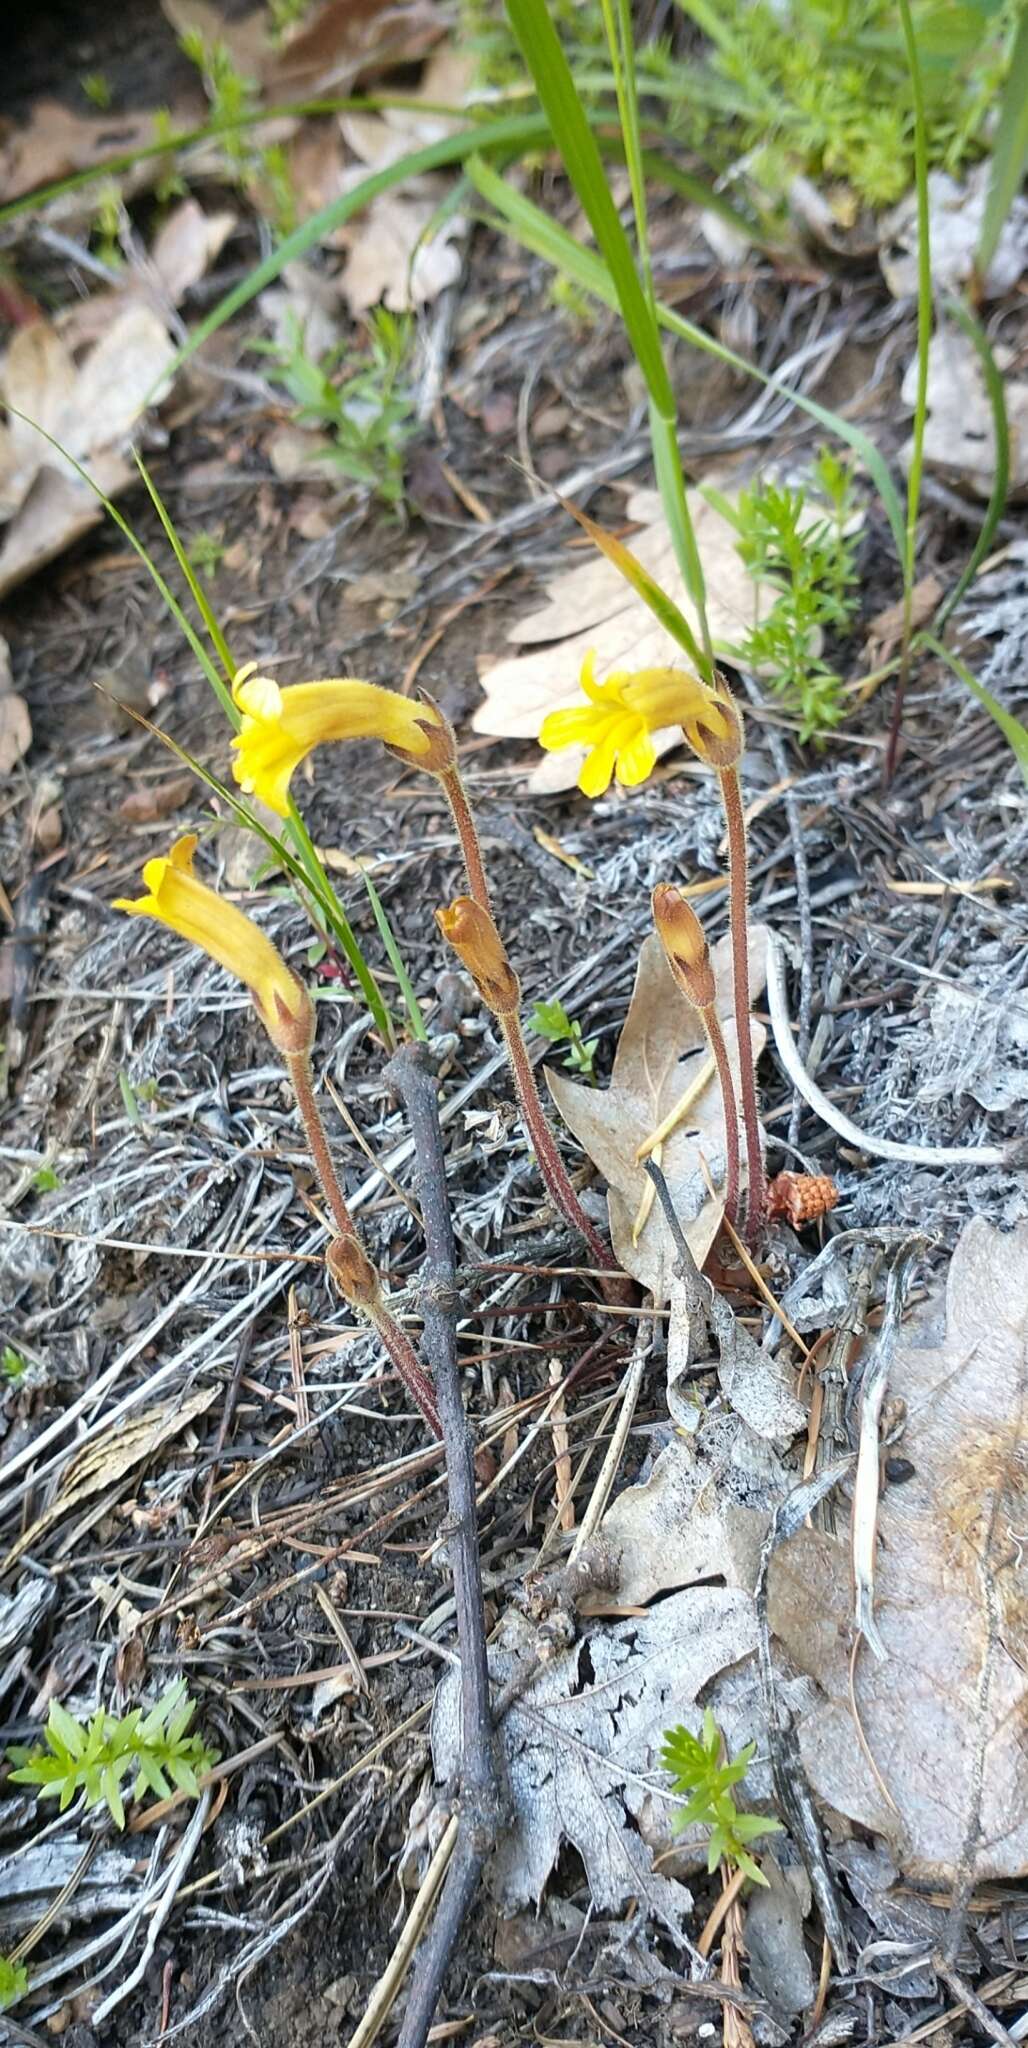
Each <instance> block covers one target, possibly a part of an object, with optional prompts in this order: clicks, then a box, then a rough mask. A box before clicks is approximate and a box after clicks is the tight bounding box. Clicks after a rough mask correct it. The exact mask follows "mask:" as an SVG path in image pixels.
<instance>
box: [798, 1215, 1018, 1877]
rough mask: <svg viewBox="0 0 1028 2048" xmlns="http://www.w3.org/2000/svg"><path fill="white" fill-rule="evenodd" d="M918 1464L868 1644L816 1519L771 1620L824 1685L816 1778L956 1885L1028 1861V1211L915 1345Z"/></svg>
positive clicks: (959, 1252) (974, 1267) (937, 1299)
mask: <svg viewBox="0 0 1028 2048" xmlns="http://www.w3.org/2000/svg"><path fill="white" fill-rule="evenodd" d="M889 1392H890V1394H891V1395H892V1396H894V1397H897V1398H898V1399H900V1400H901V1401H903V1402H905V1404H906V1411H907V1426H906V1433H905V1436H904V1440H903V1445H902V1448H903V1452H904V1455H905V1456H906V1457H907V1458H908V1459H909V1460H910V1461H911V1463H912V1464H913V1467H914V1471H913V1475H912V1477H910V1478H909V1479H908V1480H907V1482H906V1483H905V1484H903V1485H893V1486H886V1488H885V1491H884V1494H883V1497H882V1500H881V1504H880V1509H879V1521H878V1547H877V1562H876V1574H875V1580H876V1584H875V1618H876V1621H877V1624H878V1628H879V1631H880V1634H881V1637H882V1641H883V1643H884V1645H885V1649H886V1652H887V1656H886V1659H885V1661H883V1662H878V1661H876V1659H875V1658H873V1657H872V1656H871V1655H870V1654H868V1653H867V1652H866V1651H863V1652H861V1654H860V1655H859V1656H858V1658H857V1663H856V1673H855V1690H856V1704H857V1711H858V1713H859V1716H860V1725H861V1729H862V1732H863V1737H864V1742H865V1744H866V1749H867V1751H868V1752H870V1755H871V1756H872V1757H873V1758H874V1762H875V1767H876V1768H875V1771H872V1769H871V1767H870V1765H869V1764H868V1762H867V1759H866V1755H865V1754H864V1752H863V1751H862V1749H861V1746H860V1744H859V1742H858V1740H857V1731H856V1728H855V1726H854V1721H853V1714H852V1710H851V1706H850V1696H849V1665H850V1649H851V1643H852V1590H851V1581H850V1559H849V1551H848V1548H847V1546H846V1545H844V1544H841V1543H839V1542H837V1541H835V1540H834V1539H832V1538H829V1537H827V1536H824V1535H822V1534H820V1533H819V1532H817V1531H815V1530H813V1529H801V1530H800V1531H799V1532H798V1533H797V1535H796V1536H794V1537H793V1539H792V1541H791V1542H790V1543H788V1544H786V1545H784V1546H783V1548H782V1549H781V1550H780V1551H779V1552H778V1553H777V1554H776V1556H775V1559H774V1562H773V1564H772V1566H771V1575H770V1610H769V1611H770V1619H771V1625H772V1628H773V1630H774V1632H775V1634H776V1635H777V1636H778V1637H779V1639H780V1640H781V1642H782V1643H783V1644H784V1646H785V1648H786V1649H787V1650H788V1652H789V1654H790V1656H791V1657H792V1658H793V1659H794V1661H795V1662H796V1663H797V1664H798V1665H799V1667H800V1669H801V1670H803V1671H804V1672H806V1673H808V1674H809V1675H810V1676H811V1677H812V1678H814V1679H816V1681H817V1683H818V1685H819V1687H820V1688H821V1694H822V1697H821V1700H820V1703H819V1704H818V1705H817V1707H816V1708H815V1709H814V1710H813V1712H812V1713H810V1714H808V1715H807V1716H806V1718H805V1719H804V1721H803V1722H802V1724H801V1728H800V1740H801V1747H802V1751H803V1758H804V1762H805V1764H806V1768H807V1772H808V1774H809V1777H810V1780H811V1783H812V1785H813V1786H814V1789H815V1791H816V1792H817V1793H819V1794H820V1796H821V1797H822V1798H823V1799H825V1800H826V1801H827V1802H828V1803H829V1804H830V1805H831V1806H833V1807H835V1808H836V1809H837V1810H838V1811H839V1812H842V1813H845V1814H847V1815H848V1816H849V1818H850V1819H852V1820H855V1821H858V1822H859V1823H860V1824H861V1825H863V1826H865V1827H868V1828H873V1829H874V1830H875V1831H876V1832H877V1833H878V1834H880V1835H883V1836H884V1837H885V1839H886V1841H887V1842H888V1843H889V1844H890V1846H891V1847H892V1850H893V1853H894V1855H895V1857H896V1859H897V1862H898V1864H899V1866H900V1868H901V1869H902V1870H903V1872H904V1873H905V1875H906V1876H907V1877H909V1878H913V1879H915V1880H920V1881H922V1882H935V1883H945V1884H950V1883H952V1882H953V1880H954V1877H955V1876H956V1875H957V1874H958V1873H964V1872H966V1875H967V1876H968V1877H969V1878H971V1879H973V1880H974V1881H976V1882H979V1881H981V1880H982V1879H986V1878H1004V1877H1013V1876H1015V1875H1020V1874H1021V1873H1022V1872H1023V1870H1024V1868H1025V1864H1026V1863H1028V1604H1026V1602H1025V1597H1024V1565H1023V1558H1024V1555H1025V1552H1026V1550H1028V1485H1026V1477H1025V1475H1026V1471H1028V1226H1026V1225H1021V1227H1020V1228H1019V1229H1018V1230H1016V1231H1015V1232H1013V1233H1012V1234H1006V1233H1004V1232H1002V1231H1000V1230H995V1229H993V1228H992V1227H991V1225H989V1224H988V1223H987V1222H986V1221H985V1220H984V1218H983V1217H980V1216H979V1217H975V1218H974V1219H973V1220H972V1221H971V1222H970V1223H969V1224H968V1226H967V1228H966V1229H965V1231H964V1233H963V1235H962V1237H961V1239H960V1242H959V1244H958V1246H957V1248H956V1251H955V1252H954V1254H953V1259H952V1263H951V1265H950V1269H949V1275H948V1279H947V1283H946V1288H945V1295H944V1296H943V1294H942V1291H941V1290H939V1292H937V1293H936V1294H935V1295H934V1296H933V1297H932V1298H931V1299H930V1300H929V1301H928V1302H926V1303H925V1304H924V1305H923V1306H922V1307H921V1308H920V1309H919V1310H918V1311H917V1313H916V1315H915V1316H914V1318H913V1319H912V1321H911V1322H910V1323H909V1324H908V1326H907V1328H906V1331H905V1332H904V1335H903V1336H902V1338H901V1340H900V1343H899V1345H898V1348H897V1351H896V1355H895V1358H894V1361H893V1365H892V1369H891V1372H890V1376H889Z"/></svg>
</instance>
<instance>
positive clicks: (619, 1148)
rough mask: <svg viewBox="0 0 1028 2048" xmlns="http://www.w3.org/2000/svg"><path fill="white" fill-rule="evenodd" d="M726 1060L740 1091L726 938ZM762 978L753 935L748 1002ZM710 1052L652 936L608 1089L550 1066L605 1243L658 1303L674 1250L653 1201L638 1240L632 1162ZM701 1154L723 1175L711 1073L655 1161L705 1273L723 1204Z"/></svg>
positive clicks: (644, 1182)
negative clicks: (600, 1189) (594, 1190)
mask: <svg viewBox="0 0 1028 2048" xmlns="http://www.w3.org/2000/svg"><path fill="white" fill-rule="evenodd" d="M711 957H712V964H713V968H714V975H715V980H716V982H717V990H718V1002H717V1007H718V1014H719V1016H720V1018H721V1021H722V1025H723V1029H724V1035H725V1043H726V1045H727V1047H728V1058H729V1061H730V1063H731V1067H732V1072H733V1074H734V1076H735V1081H736V1088H737V1089H738V1085H739V1054H738V1046H737V1042H736V1035H735V1022H734V1018H733V1016H732V967H731V950H730V944H729V940H728V937H727V935H726V936H725V937H724V938H721V939H719V940H718V942H717V945H716V946H714V947H713V948H712V949H711ZM765 976H766V934H765V932H764V928H763V926H762V925H755V926H753V927H752V928H751V930H750V996H751V1000H752V999H753V998H754V997H755V996H757V995H759V993H760V990H761V989H762V988H763V986H764V981H765ZM765 1036H766V1033H765V1032H764V1030H763V1029H762V1027H761V1026H760V1025H759V1024H758V1023H756V1022H754V1025H753V1056H754V1060H759V1058H760V1055H761V1052H762V1051H763V1047H764V1040H765ZM705 1050H706V1039H705V1038H704V1035H703V1027H702V1025H701V1023H700V1020H699V1017H698V1016H697V1013H696V1011H695V1010H694V1009H693V1008H692V1006H691V1004H690V1003H689V1002H687V1000H686V998H685V996H684V995H683V994H682V991H681V990H680V989H679V988H678V987H677V985H676V983H675V981H674V979H673V977H672V975H671V971H670V969H669V967H668V965H667V961H666V960H665V958H664V952H663V948H662V947H661V944H660V941H659V939H658V938H657V937H656V935H655V934H651V936H650V937H649V938H648V939H646V940H644V942H643V946H642V950H641V952H640V954H639V967H638V971H637V973H636V978H635V987H634V989H633V991H632V1000H631V1003H630V1004H629V1009H628V1015H627V1017H626V1018H625V1022H624V1026H623V1028H622V1032H621V1037H620V1039H619V1041H618V1049H617V1052H616V1053H615V1055H614V1066H613V1070H612V1072H611V1077H610V1085H609V1087H607V1088H587V1087H584V1086H583V1085H582V1083H581V1082H578V1081H572V1080H571V1079H570V1077H569V1076H567V1075H565V1074H561V1073H557V1072H555V1071H554V1069H553V1068H551V1067H547V1069H546V1079H547V1082H548V1084H549V1089H550V1094H551V1095H552V1097H553V1100H554V1102H555V1103H556V1105H557V1108H558V1110H559V1111H560V1114H561V1116H562V1117H563V1119H564V1121H565V1123H566V1124H567V1126H568V1129H569V1130H570V1131H572V1132H573V1133H574V1135H575V1137H576V1138H577V1139H578V1141H579V1144H581V1145H582V1146H584V1148H585V1150H586V1152H587V1153H588V1154H589V1157H590V1159H591V1160H592V1161H593V1163H594V1165H596V1166H598V1167H599V1169H600V1172H601V1173H602V1174H603V1176H604V1178H605V1179H606V1181H607V1187H608V1193H607V1207H608V1211H609V1214H610V1229H611V1243H612V1244H613V1247H614V1253H615V1257H616V1258H617V1260H618V1263H619V1265H620V1266H621V1267H622V1268H623V1270H624V1271H625V1272H626V1273H630V1274H631V1276H632V1278H633V1280H638V1282H639V1284H640V1286H641V1287H648V1288H649V1290H650V1292H651V1294H652V1295H653V1298H654V1300H655V1301H656V1302H657V1303H658V1304H659V1303H660V1302H664V1301H666V1300H667V1298H668V1296H669V1294H670V1292H671V1283H672V1278H673V1274H674V1264H675V1248H674V1245H673V1243H672V1239H671V1233H670V1231H669V1230H668V1227H667V1224H666V1223H665V1221H664V1217H663V1214H662V1211H661V1208H660V1204H659V1203H656V1202H655V1203H654V1204H653V1206H652V1208H651V1210H650V1213H649V1216H648V1217H647V1220H646V1222H645V1224H644V1226H643V1229H642V1231H641V1233H640V1236H639V1241H638V1243H637V1244H635V1243H633V1241H632V1239H633V1224H634V1223H635V1219H636V1217H637V1215H638V1213H639V1207H640V1203H641V1202H642V1200H643V1197H644V1195H645V1194H646V1191H647V1190H648V1189H649V1188H650V1186H651V1182H650V1180H649V1177H648V1175H647V1173H646V1170H645V1167H644V1166H643V1165H642V1164H641V1162H640V1161H639V1160H638V1159H637V1158H636V1151H637V1148H638V1147H639V1146H640V1145H641V1144H642V1143H643V1141H644V1139H645V1138H647V1137H648V1136H649V1134H650V1132H651V1131H652V1130H653V1129H654V1128H655V1126H656V1125H657V1124H658V1123H660V1121H661V1119H662V1118H663V1117H665V1116H666V1115H667V1114H668V1111H669V1110H670V1109H672V1108H673V1106H674V1104H675V1103H676V1102H677V1100H678V1098H679V1096H680V1095H681V1094H682V1092H683V1090H684V1089H685V1087H686V1086H687V1084H688V1081H689V1079H690V1075H691V1073H692V1071H693V1062H691V1061H689V1060H685V1061H683V1055H684V1054H687V1053H693V1054H695V1055H698V1056H699V1057H700V1058H702V1057H703V1056H704V1053H705ZM701 1153H702V1154H703V1157H704V1158H705V1160H706V1162H707V1165H708V1168H709V1170H710V1172H711V1174H712V1175H713V1178H714V1181H715V1185H717V1184H718V1182H719V1181H720V1180H721V1179H722V1178H723V1174H724V1162H725V1127H724V1113H723V1110H722V1104H721V1093H720V1089H719V1087H718V1085H717V1080H716V1078H715V1077H714V1076H713V1075H712V1076H711V1079H710V1081H709V1082H708V1084H707V1086H706V1087H705V1088H704V1090H703V1093H702V1094H701V1095H700V1096H699V1097H698V1099H697V1101H696V1102H695V1103H694V1104H693V1106H692V1108H691V1109H690V1110H689V1112H688V1115H687V1116H686V1117H685V1119H684V1122H683V1124H682V1125H680V1126H679V1128H678V1129H677V1130H676V1131H674V1132H672V1134H671V1136H670V1137H669V1138H667V1139H666V1140H665V1141H664V1148H663V1156H662V1159H661V1165H662V1167H663V1170H664V1173H665V1176H666V1178H667V1183H668V1187H669V1188H670V1191H671V1198H672V1200H673V1202H674V1205H675V1210H676V1213H677V1215H678V1218H679V1221H680V1223H681V1225H682V1229H683V1230H684V1232H685V1236H686V1239H687V1242H688V1244H689V1248H690V1250H691V1252H692V1255H693V1257H694V1259H695V1260H696V1263H697V1265H698V1266H700V1267H702V1265H703V1262H704V1260H705V1258H706V1256H707V1253H708V1252H709V1250H710V1248H711V1245H712V1244H713V1242H714V1239H715V1237H716V1236H717V1233H718V1229H719V1228H720V1224H721V1217H722V1213H723V1204H722V1203H721V1202H720V1201H719V1200H715V1199H714V1198H712V1197H711V1195H710V1194H709V1193H708V1191H707V1186H706V1182H705V1181H704V1178H703V1174H702V1171H701V1168H700V1154H701Z"/></svg>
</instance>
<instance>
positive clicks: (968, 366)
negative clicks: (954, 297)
mask: <svg viewBox="0 0 1028 2048" xmlns="http://www.w3.org/2000/svg"><path fill="white" fill-rule="evenodd" d="M996 360H997V363H998V366H999V368H1000V369H1001V370H1003V369H1005V368H1006V360H1005V359H1004V352H1003V351H1002V350H1001V351H999V352H998V353H997V357H996ZM1004 394H1005V397H1006V406H1007V422H1008V425H1009V428H1010V486H1011V489H1012V490H1020V489H1023V488H1024V487H1025V486H1026V485H1028V379H1025V378H1024V377H1007V378H1006V379H1005V380H1004ZM916 397H917V360H916V357H915V358H914V359H913V360H912V361H911V362H910V364H909V365H908V367H907V371H906V374H905V376H904V378H903V389H902V398H903V403H904V405H909V406H911V407H913V405H914V403H915V401H916ZM912 447H913V442H912V441H908V442H907V443H906V446H905V447H904V449H903V461H904V462H905V463H906V465H907V466H908V468H909V465H910V456H911V451H912ZM924 456H925V461H926V462H927V463H928V464H929V466H930V467H931V468H932V469H939V470H942V471H943V472H944V473H945V474H947V475H950V476H952V477H953V478H954V479H955V481H957V482H958V483H964V484H967V486H968V487H969V489H971V490H973V491H974V492H975V493H976V494H977V496H978V497H980V498H987V497H988V496H989V495H990V493H991V491H992V487H993V484H994V482H995V477H996V436H995V432H994V429H993V424H992V406H991V405H990V403H989V394H988V392H987V390H986V388H985V377H984V374H983V372H982V366H981V364H980V362H979V360H978V355H977V351H976V350H975V348H974V345H973V343H972V342H970V341H969V340H968V338H967V336H966V335H965V334H963V333H961V332H958V330H957V329H956V328H952V327H940V328H938V329H937V330H936V332H935V334H933V336H932V339H931V343H930V346H929V350H928V424H927V426H926V428H925V438H924Z"/></svg>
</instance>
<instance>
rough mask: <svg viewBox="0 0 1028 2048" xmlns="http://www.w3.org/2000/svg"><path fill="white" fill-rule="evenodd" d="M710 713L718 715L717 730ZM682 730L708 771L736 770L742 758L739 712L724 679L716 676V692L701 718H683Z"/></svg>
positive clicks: (740, 716)
mask: <svg viewBox="0 0 1028 2048" xmlns="http://www.w3.org/2000/svg"><path fill="white" fill-rule="evenodd" d="M711 713H716V714H717V718H716V722H717V724H718V725H719V726H720V728H721V730H720V731H715V730H714V723H715V721H714V719H713V718H712V717H711ZM682 731H683V732H684V734H685V737H686V739H687V740H688V742H689V745H690V746H691V748H692V750H693V753H694V754H698V755H699V757H700V760H701V761H705V762H706V764H707V766H708V768H734V767H735V765H736V762H737V761H739V760H740V758H741V756H742V742H743V727H742V712H741V711H740V709H739V706H738V704H737V703H736V701H735V698H734V697H733V695H732V693H731V690H730V689H729V687H728V684H727V683H726V682H725V679H724V677H723V676H719V677H718V684H717V689H716V690H715V691H713V692H712V693H711V695H710V698H709V701H708V708H707V712H706V715H705V717H704V719H703V720H702V721H701V720H699V719H692V718H688V719H683V721H682Z"/></svg>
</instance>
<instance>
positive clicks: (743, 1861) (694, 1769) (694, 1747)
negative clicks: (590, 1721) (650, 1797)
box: [660, 1707, 783, 1885]
mask: <svg viewBox="0 0 1028 2048" xmlns="http://www.w3.org/2000/svg"><path fill="white" fill-rule="evenodd" d="M756 1746H757V1745H756V1743H755V1742H748V1743H747V1744H746V1747H745V1749H741V1750H740V1751H739V1754H738V1756H737V1757H736V1759H735V1762H734V1763H724V1764H723V1763H722V1762H721V1734H720V1731H719V1729H718V1726H717V1723H716V1722H715V1720H714V1716H713V1714H712V1713H711V1711H710V1708H709V1707H708V1708H707V1710H706V1712H705V1714H704V1716H703V1733H702V1735H693V1734H692V1733H691V1731H690V1730H689V1729H688V1728H669V1729H668V1731H667V1734H666V1735H665V1737H664V1747H663V1749H662V1750H661V1756H660V1760H661V1763H662V1764H663V1765H664V1768H665V1770H667V1771H670V1773H671V1777H672V1779H673V1781H674V1790H675V1791H676V1792H682V1793H691V1795H692V1796H691V1798H690V1799H689V1801H688V1804H687V1805H685V1806H683V1807H682V1809H681V1811H680V1812H679V1813H676V1815H675V1817H674V1820H673V1822H672V1827H673V1828H674V1831H675V1833H676V1834H678V1833H680V1831H681V1829H682V1828H685V1827H688V1826H689V1825H690V1824H691V1823H692V1822H693V1821H699V1822H700V1823H701V1824H702V1825H703V1826H704V1827H709V1828H710V1830H711V1835H710V1841H709V1842H708V1844H707V1869H708V1870H716V1869H717V1866H718V1864H719V1863H720V1862H722V1861H724V1862H726V1863H732V1864H734V1865H735V1867H736V1869H738V1870H743V1871H745V1873H746V1876H747V1877H751V1878H752V1879H753V1882H754V1884H763V1885H766V1884H767V1878H766V1877H765V1876H764V1873H763V1871H762V1870H761V1868H760V1865H759V1864H758V1863H755V1862H754V1860H753V1857H752V1856H751V1855H750V1854H749V1852H748V1850H747V1849H746V1846H745V1845H746V1843H747V1842H755V1841H756V1839H757V1837H758V1836H759V1835H780V1834H781V1833H782V1832H783V1830H782V1823H781V1821H779V1820H771V1819H769V1818H768V1816H767V1815H766V1814H763V1813H740V1812H739V1810H738V1808H737V1806H736V1804H735V1800H734V1799H733V1797H732V1793H731V1787H732V1786H733V1785H737V1784H738V1782H739V1779H740V1778H743V1777H745V1775H746V1772H747V1770H748V1769H749V1766H750V1764H751V1763H752V1761H753V1756H754V1752H755V1750H756Z"/></svg>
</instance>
